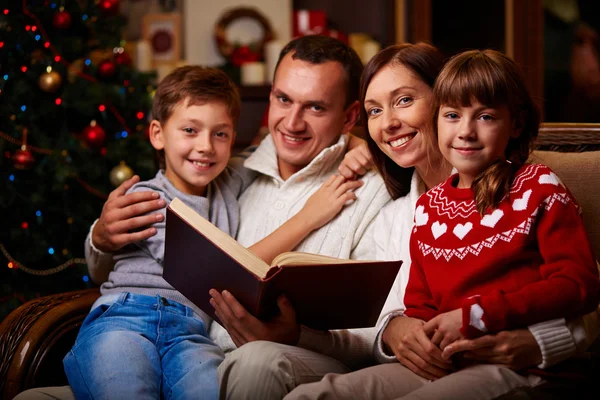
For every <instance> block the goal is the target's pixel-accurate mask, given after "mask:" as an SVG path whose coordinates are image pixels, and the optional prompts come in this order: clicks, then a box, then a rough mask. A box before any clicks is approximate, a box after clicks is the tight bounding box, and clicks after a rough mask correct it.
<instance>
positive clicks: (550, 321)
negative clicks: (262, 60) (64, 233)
mask: <svg viewBox="0 0 600 400" xmlns="http://www.w3.org/2000/svg"><path fill="white" fill-rule="evenodd" d="M239 109H240V98H239V94H238V91H237V89H236V87H235V85H234V84H233V83H232V82H231V81H230V80H229V78H228V77H227V76H226V75H225V74H224V73H223V72H221V71H218V70H214V69H210V68H202V67H194V66H187V67H182V68H179V69H177V70H175V71H174V72H173V73H171V74H170V75H169V76H167V77H166V78H165V79H163V81H161V82H160V84H159V87H158V89H157V91H156V95H155V97H154V103H153V109H152V116H153V121H152V123H151V126H150V140H151V143H152V145H153V146H154V147H155V149H156V150H157V151H158V154H159V159H160V163H161V169H160V170H159V171H158V173H157V174H156V176H155V177H154V178H153V179H151V180H149V181H145V182H139V178H137V177H134V178H132V179H130V180H129V181H127V182H125V183H123V184H122V185H121V186H120V187H118V188H117V189H115V190H114V191H113V192H112V193H111V194H110V196H109V198H108V200H107V202H106V203H105V205H104V208H103V210H102V214H101V215H100V218H99V219H98V220H97V221H96V222H95V223H94V225H92V227H91V229H90V234H89V235H88V238H87V240H86V243H85V247H86V259H87V261H88V268H89V272H90V276H91V277H92V279H93V280H94V281H95V282H96V283H98V284H101V294H102V295H101V297H100V298H99V299H98V300H97V301H96V303H95V304H94V305H93V306H92V309H91V311H90V313H89V315H88V316H87V318H86V320H85V321H84V323H83V325H82V327H81V329H80V332H79V335H78V337H77V340H76V342H75V345H74V346H73V348H72V350H71V351H70V352H69V353H68V354H67V355H66V357H65V359H64V361H63V363H64V368H65V373H66V375H67V378H68V380H69V384H70V386H67V387H57V388H37V389H31V390H28V391H26V392H23V393H21V394H20V395H18V396H17V397H16V399H19V400H23V399H56V398H59V399H72V398H76V399H145V398H148V399H160V398H165V399H176V398H177V399H181V398H203V399H204V398H206V399H211V398H215V399H216V398H222V399H282V398H285V399H396V398H403V399H404V398H406V399H413V398H414V399H440V398H448V399H458V398H460V399H495V398H500V397H502V396H508V395H510V394H513V393H514V394H517V395H520V396H521V397H519V398H528V397H527V393H528V390H530V389H531V388H534V387H535V386H537V385H540V384H542V383H544V382H545V381H546V380H548V379H552V373H550V372H549V371H548V368H549V367H551V366H555V368H553V369H552V371H553V373H560V365H561V362H562V361H565V360H567V359H569V358H571V357H573V356H575V355H577V354H578V353H581V352H583V351H585V350H586V348H587V347H588V346H589V345H590V344H591V342H592V341H594V340H595V338H596V337H597V335H598V331H597V326H598V317H599V315H598V311H599V310H598V304H599V302H600V281H599V279H598V270H597V265H596V259H595V255H594V254H593V251H592V250H591V245H590V243H589V239H588V237H587V233H586V232H585V229H584V227H583V222H582V217H581V209H580V207H579V206H578V204H577V202H576V200H575V199H574V198H573V197H572V195H571V194H570V192H569V190H568V188H567V187H565V185H564V184H563V183H562V182H561V181H560V179H559V178H558V177H557V176H556V175H555V174H554V173H553V172H552V171H551V170H550V169H549V168H548V167H546V166H544V165H541V164H528V163H527V160H528V158H529V155H530V152H531V150H532V146H533V141H534V140H535V138H536V137H537V133H538V128H539V124H540V116H539V112H538V111H537V108H536V106H535V105H534V102H533V100H532V98H531V96H530V94H529V92H528V90H527V88H526V85H525V81H524V78H523V76H522V73H521V71H520V70H519V68H518V66H517V65H516V64H515V63H514V62H513V61H511V60H510V59H509V58H507V57H506V56H504V55H503V54H501V53H499V52H496V51H493V50H483V51H479V50H473V51H466V52H463V53H460V54H458V55H456V56H454V57H452V58H450V59H449V60H446V59H445V57H443V56H442V54H441V53H440V52H439V50H437V49H436V48H435V47H433V46H431V45H428V44H424V43H418V44H399V45H393V46H390V47H387V48H385V49H383V50H382V51H380V52H379V53H378V54H377V55H375V56H374V57H373V58H372V59H371V60H370V61H369V62H368V64H367V65H366V66H365V67H364V68H363V66H362V64H361V62H360V59H359V57H358V56H357V54H356V53H355V52H354V50H352V49H351V48H350V47H348V46H347V45H345V44H343V43H342V42H340V41H338V40H336V39H333V38H329V37H326V36H305V37H301V38H297V39H294V40H292V41H291V42H290V43H289V44H288V45H287V46H286V47H285V48H284V49H283V50H282V52H281V54H280V58H279V61H278V64H277V66H276V69H275V76H274V80H273V86H272V90H271V94H270V105H269V113H268V116H269V118H268V119H269V121H268V126H269V131H270V134H269V135H268V136H267V137H265V139H264V140H263V141H262V142H261V143H260V145H259V146H258V147H256V148H249V149H247V150H245V151H244V152H242V153H240V154H237V155H234V156H232V154H231V149H232V147H233V143H234V140H235V126H236V122H237V118H238V116H239ZM359 121H360V123H362V124H363V125H364V127H365V130H366V133H367V135H366V138H365V139H366V143H365V141H363V140H362V139H359V138H356V137H353V136H351V135H349V134H347V132H349V131H350V130H351V129H352V128H353V127H354V126H355V124H357V123H358V122H359ZM373 165H374V167H375V168H371V166H373ZM175 197H178V198H180V199H181V200H183V201H184V202H185V203H186V204H187V205H189V206H190V207H192V208H194V209H195V210H196V211H197V212H198V213H199V214H201V215H203V216H204V217H205V218H207V219H208V220H209V221H211V222H212V223H213V224H214V225H216V226H217V227H218V228H220V229H221V230H223V231H224V232H226V233H228V234H230V235H231V236H234V237H235V238H236V239H237V240H238V241H239V242H240V243H241V244H242V245H244V246H246V247H248V248H250V249H251V250H252V251H253V252H255V253H256V254H257V255H258V256H259V257H261V258H262V259H264V260H265V261H267V262H270V261H271V260H272V259H273V258H274V257H275V256H276V255H277V254H279V253H281V252H283V251H288V250H292V249H293V250H297V251H304V252H310V253H319V254H323V255H328V256H333V257H338V258H351V259H365V260H367V259H377V260H403V266H402V268H401V269H400V272H399V274H398V276H397V278H396V280H395V282H394V284H393V287H392V290H391V292H390V293H389V295H388V298H387V301H386V304H385V306H384V308H383V310H382V312H381V315H380V318H379V321H378V323H377V326H375V327H369V328H363V329H351V330H336V331H315V330H311V329H309V328H306V327H304V326H300V325H298V324H297V322H296V318H295V313H294V308H293V305H292V304H290V302H289V301H288V300H287V299H286V298H285V295H282V296H281V297H280V298H279V299H278V306H279V309H280V313H279V315H278V316H277V317H275V318H273V319H271V320H268V321H261V320H259V319H257V318H255V317H254V316H253V315H251V314H250V313H248V312H247V311H246V310H245V309H244V308H243V306H242V305H241V304H240V303H239V302H238V301H237V300H236V299H235V298H234V296H232V295H231V293H229V292H227V291H226V290H225V291H222V292H219V291H216V290H211V292H210V295H211V297H212V299H211V305H212V306H213V307H214V309H215V311H216V315H217V316H218V317H219V319H220V322H221V324H217V323H216V322H213V321H212V320H211V319H210V318H209V317H208V316H207V315H206V314H205V312H204V311H203V310H200V309H198V308H197V307H196V306H195V305H194V304H193V303H191V302H189V301H188V300H187V299H186V298H185V297H184V296H182V295H181V294H180V293H178V292H177V291H176V290H175V289H173V288H172V287H171V286H170V285H169V284H168V283H167V282H166V281H164V279H163V278H162V257H163V253H164V233H165V208H164V207H165V206H166V204H168V202H169V201H171V200H172V199H173V198H175ZM556 371H559V372H556Z"/></svg>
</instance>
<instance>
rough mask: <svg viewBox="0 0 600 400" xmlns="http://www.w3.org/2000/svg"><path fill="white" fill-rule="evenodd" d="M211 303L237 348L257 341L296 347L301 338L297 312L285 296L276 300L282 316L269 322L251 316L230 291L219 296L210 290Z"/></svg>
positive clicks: (225, 291)
mask: <svg viewBox="0 0 600 400" xmlns="http://www.w3.org/2000/svg"><path fill="white" fill-rule="evenodd" d="M209 294H210V296H211V297H212V298H211V299H210V304H211V305H212V306H213V308H214V309H215V312H216V314H217V317H219V320H220V321H221V325H223V327H224V328H225V329H226V330H227V332H228V333H229V335H230V336H231V339H232V340H233V343H235V345H236V346H237V347H240V346H241V345H243V344H245V343H248V342H253V341H255V340H269V341H271V342H277V343H284V344H291V345H295V344H296V343H298V340H299V339H300V325H298V323H297V322H296V312H295V311H294V308H293V307H292V305H291V303H290V302H289V300H288V299H287V297H285V296H284V295H281V296H279V298H278V299H277V306H278V307H279V311H280V314H279V315H278V316H276V317H275V318H273V319H271V320H270V321H268V322H263V321H260V320H259V319H257V318H256V317H254V316H253V315H252V314H250V313H249V312H248V311H247V310H246V309H245V308H244V306H242V305H241V304H240V303H239V302H238V301H237V300H236V298H235V297H233V295H232V294H231V293H229V292H228V291H227V290H224V291H223V292H222V293H219V292H218V291H217V290H215V289H211V290H210V291H209Z"/></svg>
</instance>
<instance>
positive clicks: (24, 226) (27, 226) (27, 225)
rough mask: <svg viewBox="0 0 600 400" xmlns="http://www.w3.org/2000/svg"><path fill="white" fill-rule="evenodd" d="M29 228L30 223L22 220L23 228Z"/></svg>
mask: <svg viewBox="0 0 600 400" xmlns="http://www.w3.org/2000/svg"><path fill="white" fill-rule="evenodd" d="M27 228H29V224H28V223H27V221H23V222H21V229H27Z"/></svg>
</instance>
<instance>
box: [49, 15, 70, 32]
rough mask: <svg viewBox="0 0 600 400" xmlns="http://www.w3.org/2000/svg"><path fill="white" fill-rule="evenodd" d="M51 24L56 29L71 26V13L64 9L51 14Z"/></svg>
mask: <svg viewBox="0 0 600 400" xmlns="http://www.w3.org/2000/svg"><path fill="white" fill-rule="evenodd" d="M52 25H54V27H55V28H56V29H68V28H69V26H71V14H69V13H68V12H66V11H59V12H57V13H56V14H54V15H53V16H52Z"/></svg>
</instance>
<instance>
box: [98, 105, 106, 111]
mask: <svg viewBox="0 0 600 400" xmlns="http://www.w3.org/2000/svg"><path fill="white" fill-rule="evenodd" d="M98 110H100V111H104V110H106V106H105V105H104V104H100V106H99V107H98Z"/></svg>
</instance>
